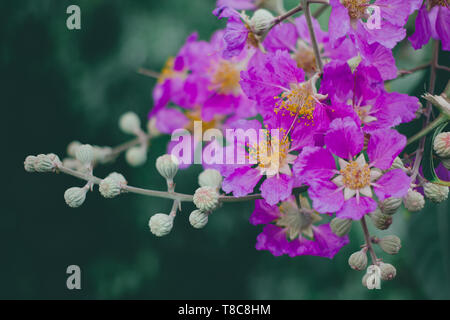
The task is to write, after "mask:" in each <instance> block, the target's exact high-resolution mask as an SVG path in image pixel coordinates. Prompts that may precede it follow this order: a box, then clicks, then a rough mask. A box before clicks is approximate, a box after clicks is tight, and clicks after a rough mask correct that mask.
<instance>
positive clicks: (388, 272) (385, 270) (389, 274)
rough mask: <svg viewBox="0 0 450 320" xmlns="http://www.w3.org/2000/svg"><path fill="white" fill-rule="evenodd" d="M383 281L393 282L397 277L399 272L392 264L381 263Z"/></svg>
mask: <svg viewBox="0 0 450 320" xmlns="http://www.w3.org/2000/svg"><path fill="white" fill-rule="evenodd" d="M380 270H381V279H382V280H385V281H386V280H392V279H394V278H395V276H396V275H397V270H396V269H395V267H394V266H393V265H392V264H389V263H383V262H380Z"/></svg>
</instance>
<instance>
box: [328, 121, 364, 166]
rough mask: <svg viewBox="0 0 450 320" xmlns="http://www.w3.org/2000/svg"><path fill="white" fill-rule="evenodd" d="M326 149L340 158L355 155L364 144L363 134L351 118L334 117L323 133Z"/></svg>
mask: <svg viewBox="0 0 450 320" xmlns="http://www.w3.org/2000/svg"><path fill="white" fill-rule="evenodd" d="M325 144H326V146H327V147H328V149H329V150H330V151H331V152H332V153H333V154H335V155H337V156H338V157H340V158H342V159H349V158H351V157H353V156H355V155H357V154H358V153H359V152H360V151H361V150H362V148H363V145H364V134H363V132H362V131H361V128H360V127H358V126H357V125H356V123H355V121H353V119H352V118H350V117H346V118H343V119H335V120H333V122H331V124H330V129H329V130H328V132H327V133H326V135H325Z"/></svg>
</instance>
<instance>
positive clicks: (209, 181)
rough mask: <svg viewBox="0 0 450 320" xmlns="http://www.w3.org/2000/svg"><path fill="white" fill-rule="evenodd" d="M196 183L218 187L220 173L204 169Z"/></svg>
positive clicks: (220, 179) (220, 177)
mask: <svg viewBox="0 0 450 320" xmlns="http://www.w3.org/2000/svg"><path fill="white" fill-rule="evenodd" d="M198 184H199V185H200V187H212V188H216V189H220V187H221V185H222V175H221V174H220V172H219V171H217V170H214V169H206V170H205V171H203V172H202V173H200V175H199V176H198Z"/></svg>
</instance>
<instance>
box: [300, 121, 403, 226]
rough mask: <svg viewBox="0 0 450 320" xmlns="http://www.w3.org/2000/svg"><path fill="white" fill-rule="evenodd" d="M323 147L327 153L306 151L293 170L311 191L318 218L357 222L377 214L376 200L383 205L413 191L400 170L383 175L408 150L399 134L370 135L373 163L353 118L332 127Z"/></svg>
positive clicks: (362, 135) (368, 148)
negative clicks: (329, 215)
mask: <svg viewBox="0 0 450 320" xmlns="http://www.w3.org/2000/svg"><path fill="white" fill-rule="evenodd" d="M325 145H326V147H327V148H326V149H323V148H319V147H306V148H304V149H303V151H302V153H301V154H300V155H299V157H298V158H297V160H296V162H295V164H294V166H293V170H294V173H295V175H296V176H297V177H298V178H299V179H300V180H301V181H302V182H303V183H305V184H307V185H309V186H310V188H309V190H308V194H309V196H310V198H311V199H312V201H313V207H314V209H315V210H317V211H318V212H320V213H331V212H336V216H337V217H339V218H349V219H353V220H359V219H361V218H362V217H363V216H364V215H365V214H367V213H370V212H372V211H374V210H375V209H376V207H377V203H376V202H375V200H374V199H373V197H374V195H376V196H377V198H378V200H379V201H383V200H384V199H386V198H389V197H396V198H401V197H403V196H404V195H406V193H407V191H408V188H409V186H410V178H409V177H408V176H407V175H406V173H404V172H403V171H402V170H401V169H394V170H391V171H388V172H386V173H383V170H388V169H389V168H390V167H391V165H392V163H393V161H394V159H395V157H396V156H398V155H399V154H400V152H401V151H402V150H403V148H404V147H405V145H406V138H405V137H404V136H402V135H401V134H399V133H398V132H397V131H395V130H391V129H385V130H377V131H374V132H372V133H371V136H370V140H369V143H368V145H367V156H368V159H369V160H370V161H369V163H367V161H366V158H365V155H364V153H362V151H363V145H364V134H363V132H362V130H361V128H360V127H359V126H358V125H357V124H356V123H355V122H354V121H353V119H352V118H350V117H347V118H343V119H335V120H334V121H333V122H332V123H331V125H330V129H329V130H328V132H327V133H326V135H325ZM333 156H334V157H337V162H338V163H339V168H337V166H336V163H335V159H334V157H333Z"/></svg>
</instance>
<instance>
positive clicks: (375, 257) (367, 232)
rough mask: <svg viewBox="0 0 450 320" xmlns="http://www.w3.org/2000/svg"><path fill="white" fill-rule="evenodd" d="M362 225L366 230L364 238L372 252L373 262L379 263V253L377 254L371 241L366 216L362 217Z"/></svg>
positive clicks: (364, 230)
mask: <svg viewBox="0 0 450 320" xmlns="http://www.w3.org/2000/svg"><path fill="white" fill-rule="evenodd" d="M361 227H362V229H363V232H364V240H365V241H366V247H367V249H368V250H369V252H370V257H371V258H372V263H373V264H376V265H378V258H377V255H376V254H375V251H374V250H373V247H372V242H371V238H370V233H369V229H368V228H367V224H366V217H363V218H362V219H361Z"/></svg>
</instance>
